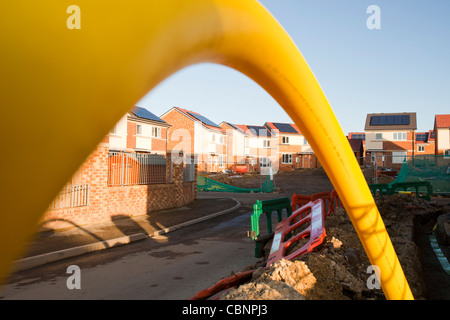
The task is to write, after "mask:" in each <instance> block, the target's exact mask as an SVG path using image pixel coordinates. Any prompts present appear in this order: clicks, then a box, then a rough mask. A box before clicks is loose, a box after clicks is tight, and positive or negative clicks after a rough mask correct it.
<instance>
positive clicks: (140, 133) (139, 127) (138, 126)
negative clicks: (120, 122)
mask: <svg viewBox="0 0 450 320" xmlns="http://www.w3.org/2000/svg"><path fill="white" fill-rule="evenodd" d="M136 135H142V124H137V125H136Z"/></svg>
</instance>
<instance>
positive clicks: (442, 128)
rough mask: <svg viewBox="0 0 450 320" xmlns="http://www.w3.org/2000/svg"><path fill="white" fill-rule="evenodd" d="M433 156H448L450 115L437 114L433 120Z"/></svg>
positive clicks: (449, 152) (449, 151) (449, 150)
mask: <svg viewBox="0 0 450 320" xmlns="http://www.w3.org/2000/svg"><path fill="white" fill-rule="evenodd" d="M434 132H435V139H436V141H435V154H436V155H449V156H450V114H437V115H436V116H435V118H434Z"/></svg>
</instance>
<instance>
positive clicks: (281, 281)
mask: <svg viewBox="0 0 450 320" xmlns="http://www.w3.org/2000/svg"><path fill="white" fill-rule="evenodd" d="M376 203H377V206H378V209H379V211H380V214H381V216H382V218H383V222H384V224H385V226H386V229H387V231H388V233H389V236H390V238H391V241H392V243H393V246H394V249H395V251H396V253H397V256H398V258H399V260H400V263H401V266H402V268H403V271H404V273H405V276H406V278H407V280H408V283H409V286H410V288H411V291H412V293H413V295H414V298H415V299H424V298H425V295H426V292H425V291H426V290H425V284H424V280H423V278H422V266H421V263H420V256H419V249H418V247H417V246H416V244H415V243H414V217H415V216H416V215H420V214H421V213H422V212H429V211H430V210H437V207H438V205H437V204H436V203H434V202H428V201H425V200H422V199H420V198H416V197H413V196H411V195H406V194H395V195H393V196H389V197H384V198H378V199H376ZM325 227H326V232H327V237H326V238H325V241H324V243H323V244H322V245H321V246H319V247H317V248H316V249H315V250H314V251H313V252H311V253H308V254H305V255H302V256H300V257H299V258H297V259H294V260H292V261H287V260H280V261H277V262H276V263H274V264H273V265H272V266H270V267H269V268H264V267H260V268H257V266H253V269H256V268H257V270H256V271H255V272H254V275H253V280H252V281H251V282H250V283H247V284H245V285H241V286H240V287H238V288H234V289H231V290H229V291H227V292H226V293H225V294H223V295H222V297H221V299H225V300H227V299H239V300H246V299H248V300H259V299H264V300H268V299H273V300H278V299H280V300H283V299H287V300H294V299H296V300H301V299H306V300H368V299H372V300H373V299H375V300H382V299H385V297H384V294H383V291H382V290H381V289H380V288H379V286H378V283H377V281H376V279H375V275H374V271H373V268H372V267H371V263H370V262H369V259H368V257H367V255H366V253H365V251H364V248H363V246H362V244H361V242H360V240H359V237H358V235H357V234H356V231H355V229H354V227H353V224H352V223H351V221H350V219H349V217H348V214H347V213H346V212H345V210H344V209H341V208H338V209H337V210H336V211H335V213H333V214H332V215H331V216H329V217H327V220H326V223H325ZM264 263H265V261H261V265H264ZM250 268H251V269H252V267H250Z"/></svg>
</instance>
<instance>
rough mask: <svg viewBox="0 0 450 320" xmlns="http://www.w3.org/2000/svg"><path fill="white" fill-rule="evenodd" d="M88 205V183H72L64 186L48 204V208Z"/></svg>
mask: <svg viewBox="0 0 450 320" xmlns="http://www.w3.org/2000/svg"><path fill="white" fill-rule="evenodd" d="M87 205H89V184H74V185H68V186H66V187H64V188H63V189H62V190H61V192H60V193H59V194H58V196H57V197H56V198H55V199H54V200H53V202H52V203H51V204H50V207H49V209H52V210H54V209H63V208H74V207H82V206H87Z"/></svg>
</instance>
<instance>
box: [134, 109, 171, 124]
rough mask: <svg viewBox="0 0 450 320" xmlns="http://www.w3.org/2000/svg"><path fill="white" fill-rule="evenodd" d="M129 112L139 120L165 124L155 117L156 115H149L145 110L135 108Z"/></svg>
mask: <svg viewBox="0 0 450 320" xmlns="http://www.w3.org/2000/svg"><path fill="white" fill-rule="evenodd" d="M131 112H132V113H133V114H134V115H135V116H136V117H139V118H142V119H148V120H153V121H159V122H165V121H164V120H162V119H161V118H159V117H157V116H156V115H154V114H153V113H151V112H150V111H148V110H147V109H145V108H141V107H135V108H134V109H133V110H132V111H131Z"/></svg>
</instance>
